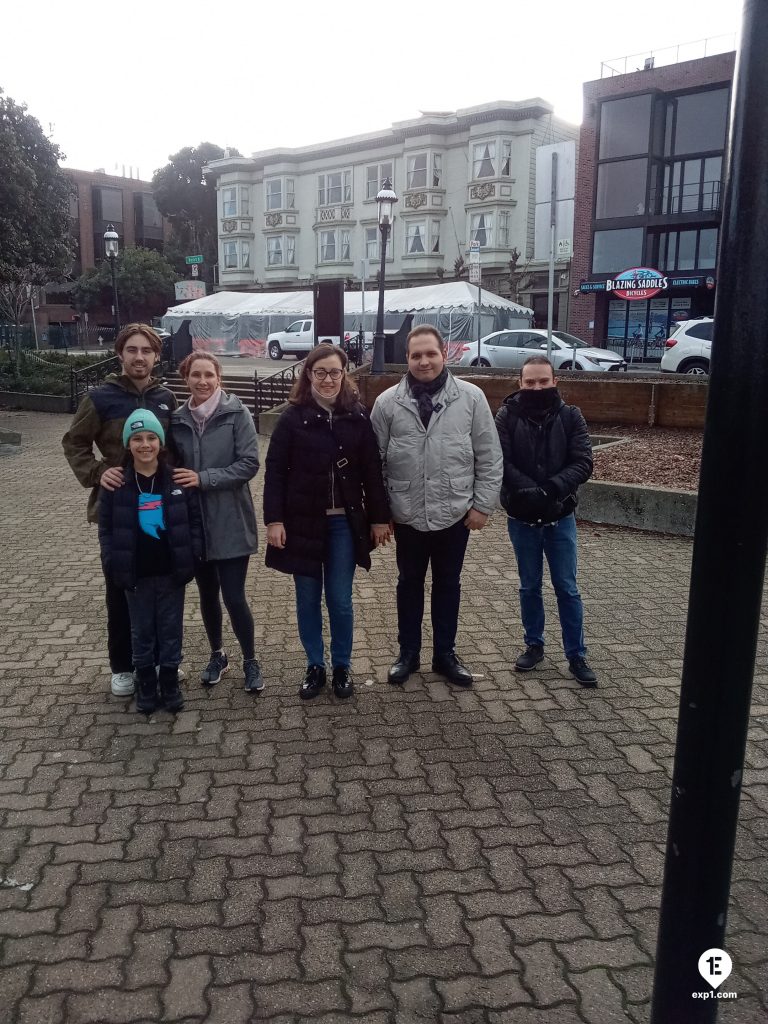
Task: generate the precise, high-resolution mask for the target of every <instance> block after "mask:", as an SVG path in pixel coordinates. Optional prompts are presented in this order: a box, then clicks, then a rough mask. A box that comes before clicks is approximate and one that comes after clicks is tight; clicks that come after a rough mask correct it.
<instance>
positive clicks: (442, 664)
mask: <svg viewBox="0 0 768 1024" xmlns="http://www.w3.org/2000/svg"><path fill="white" fill-rule="evenodd" d="M432 671H433V672H437V673H439V674H440V675H441V676H445V678H446V679H447V680H448V682H449V683H453V685H454V686H465V687H466V686H471V685H472V673H471V672H470V671H469V669H468V668H467V666H466V665H465V664H464V662H463V661H462V660H461V658H460V657H459V656H458V655H457V654H456V653H455V652H454V651H451V652H450V653H449V654H435V656H434V657H433V658H432Z"/></svg>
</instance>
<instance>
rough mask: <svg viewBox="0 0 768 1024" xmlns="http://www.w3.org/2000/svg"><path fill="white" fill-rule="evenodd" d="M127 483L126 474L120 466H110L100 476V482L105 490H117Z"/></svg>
mask: <svg viewBox="0 0 768 1024" xmlns="http://www.w3.org/2000/svg"><path fill="white" fill-rule="evenodd" d="M124 483H125V476H124V474H123V471H122V469H121V467H120V466H110V467H109V468H108V469H105V470H104V472H103V473H102V474H101V477H100V478H99V484H100V486H101V487H103V488H104V490H105V491H116V490H117V488H118V487H122V486H123V484H124Z"/></svg>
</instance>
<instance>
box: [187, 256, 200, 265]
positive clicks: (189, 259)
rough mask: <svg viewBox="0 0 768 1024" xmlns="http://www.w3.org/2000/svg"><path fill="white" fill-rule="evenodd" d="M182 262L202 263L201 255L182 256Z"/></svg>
mask: <svg viewBox="0 0 768 1024" xmlns="http://www.w3.org/2000/svg"><path fill="white" fill-rule="evenodd" d="M184 262H185V263H187V264H190V263H202V262H203V257H202V256H185V257H184Z"/></svg>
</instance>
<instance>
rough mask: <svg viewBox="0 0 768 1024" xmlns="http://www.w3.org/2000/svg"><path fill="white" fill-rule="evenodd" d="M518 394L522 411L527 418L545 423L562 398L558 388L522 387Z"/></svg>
mask: <svg viewBox="0 0 768 1024" xmlns="http://www.w3.org/2000/svg"><path fill="white" fill-rule="evenodd" d="M518 394H519V395H520V398H519V399H518V401H519V403H520V411H521V413H522V414H523V416H525V418H526V419H529V420H534V421H535V422H536V423H543V422H544V420H545V419H546V418H547V416H548V415H549V414H550V412H552V410H553V409H554V408H555V406H556V405H557V403H558V401H559V400H560V392H559V391H558V390H557V388H541V390H534V389H533V388H520V390H519V391H518Z"/></svg>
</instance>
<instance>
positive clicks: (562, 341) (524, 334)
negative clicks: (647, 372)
mask: <svg viewBox="0 0 768 1024" xmlns="http://www.w3.org/2000/svg"><path fill="white" fill-rule="evenodd" d="M546 352H547V332H546V331H543V330H538V329H536V328H529V329H526V330H514V331H494V333H493V334H487V335H486V336H485V337H484V338H482V339H481V341H480V356H479V358H478V354H477V342H467V343H466V344H465V345H464V347H463V349H462V350H461V352H460V358H459V363H458V365H459V366H499V367H504V368H505V369H510V370H520V369H521V368H522V365H523V363H524V362H525V361H526V359H529V358H530V357H531V356H533V355H540V354H542V353H543V354H544V355H546ZM552 365H553V366H554V368H555V369H556V370H589V371H596V372H600V371H603V370H626V368H627V364H626V362H625V360H624V358H623V357H622V356H620V355H619V354H618V352H612V351H611V349H609V348H594V347H593V346H592V345H589V344H588V343H587V342H586V341H582V340H581V338H577V337H576V336H575V335H573V334H566V332H565V331H552Z"/></svg>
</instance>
